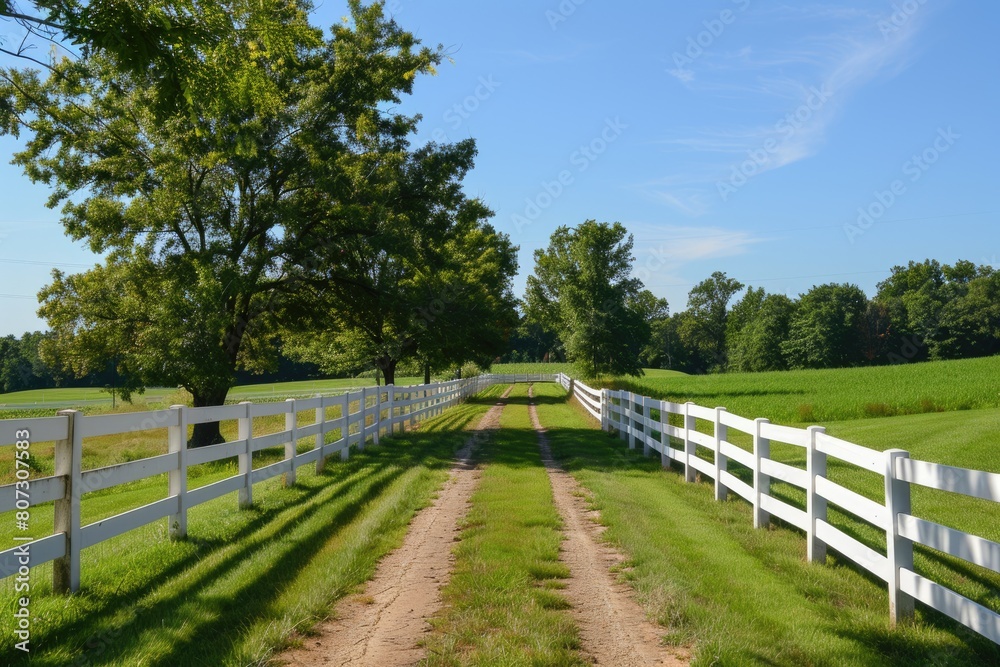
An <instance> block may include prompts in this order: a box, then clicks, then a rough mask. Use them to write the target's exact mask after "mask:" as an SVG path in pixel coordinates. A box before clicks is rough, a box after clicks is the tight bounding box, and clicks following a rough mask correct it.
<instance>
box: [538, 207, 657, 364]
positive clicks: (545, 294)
mask: <svg viewBox="0 0 1000 667" xmlns="http://www.w3.org/2000/svg"><path fill="white" fill-rule="evenodd" d="M632 243H633V241H632V236H631V235H630V234H628V233H627V231H626V229H625V227H624V226H623V225H621V224H620V223H617V222H616V223H614V224H608V223H603V222H602V223H599V222H596V221H594V220H588V221H586V222H584V223H583V224H581V225H579V226H577V227H575V228H570V227H566V226H563V227H559V228H558V229H556V231H555V232H554V233H553V234H552V237H551V239H550V241H549V247H548V249H546V250H541V249H539V250H536V251H535V271H534V275H532V276H529V277H528V284H527V293H526V298H525V308H526V314H527V317H528V318H529V320H531V321H534V322H538V323H540V324H541V325H543V326H544V327H545V328H546V329H548V330H550V331H555V332H557V333H558V335H559V337H560V339H561V340H562V342H563V345H564V346H565V349H566V354H567V356H568V357H569V359H570V360H571V361H574V362H575V363H576V364H577V367H578V368H580V370H581V371H582V372H583V373H584V374H585V375H587V376H590V377H593V376H599V375H602V374H614V375H623V374H628V375H640V374H641V373H642V367H641V365H640V363H639V353H640V351H641V350H642V348H643V346H644V345H646V343H647V342H648V340H649V322H648V321H647V317H648V316H650V315H651V313H652V311H654V310H656V306H657V305H659V304H657V303H655V297H654V298H653V301H654V302H653V303H651V302H650V301H649V300H648V298H647V297H645V296H644V295H643V293H642V292H643V290H642V282H641V281H639V280H638V279H636V278H633V277H631V272H632V262H633V259H634V258H633V256H632ZM650 296H651V295H650ZM663 307H664V308H665V304H663Z"/></svg>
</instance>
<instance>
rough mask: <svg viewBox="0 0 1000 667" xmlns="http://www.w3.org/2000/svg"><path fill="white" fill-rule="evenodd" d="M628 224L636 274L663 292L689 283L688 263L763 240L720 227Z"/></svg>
mask: <svg viewBox="0 0 1000 667" xmlns="http://www.w3.org/2000/svg"><path fill="white" fill-rule="evenodd" d="M626 227H627V228H628V230H629V232H630V233H632V235H633V236H634V239H635V250H634V253H635V262H634V264H633V274H634V275H635V277H637V278H639V280H641V281H642V282H643V284H644V285H645V286H646V287H647V288H649V289H652V290H653V291H654V292H655V293H660V294H662V293H665V291H667V288H674V287H677V285H678V284H684V283H686V282H687V280H686V279H685V277H684V272H683V269H684V267H685V266H687V265H689V264H694V263H697V262H701V261H705V260H710V259H717V258H720V257H733V256H736V255H742V254H744V253H746V252H748V251H749V250H750V249H751V247H752V246H754V245H755V244H757V243H760V242H761V241H762V240H763V239H761V238H758V237H757V236H755V235H754V234H752V233H750V232H745V231H738V230H730V229H723V228H720V227H693V226H684V225H673V224H649V223H627V224H626ZM674 298H676V295H674Z"/></svg>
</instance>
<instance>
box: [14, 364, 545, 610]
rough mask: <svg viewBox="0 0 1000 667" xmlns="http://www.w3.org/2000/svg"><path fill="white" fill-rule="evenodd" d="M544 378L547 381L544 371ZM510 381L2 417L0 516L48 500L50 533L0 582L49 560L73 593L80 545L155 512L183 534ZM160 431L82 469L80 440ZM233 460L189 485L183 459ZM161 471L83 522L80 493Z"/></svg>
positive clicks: (483, 379) (17, 558)
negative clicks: (258, 492) (214, 509)
mask: <svg viewBox="0 0 1000 667" xmlns="http://www.w3.org/2000/svg"><path fill="white" fill-rule="evenodd" d="M511 378H513V376H511ZM532 379H535V378H534V376H532ZM538 379H541V378H540V377H539V378H538ZM545 379H546V380H549V381H551V380H552V376H546V377H545ZM516 381H518V380H517V379H510V378H508V376H493V375H484V376H479V377H475V378H469V379H466V380H453V381H451V382H442V383H438V384H428V385H415V386H409V387H394V386H392V385H388V386H385V387H366V388H364V389H362V390H361V391H357V392H354V393H346V394H342V395H340V396H322V397H316V398H308V399H288V400H287V401H284V402H280V403H250V402H246V403H240V404H238V405H223V406H217V407H206V408H190V407H186V406H174V407H171V408H169V409H167V410H156V411H151V412H136V413H130V414H112V415H98V416H85V415H84V414H83V413H81V412H78V411H75V410H64V411H61V412H59V413H58V416H55V417H41V418H33V419H8V420H2V421H0V448H2V447H14V448H15V460H14V463H15V475H16V478H17V481H15V482H14V483H12V484H7V485H5V486H0V513H3V512H26V511H27V510H28V508H29V507H32V506H35V505H40V504H43V503H54V505H55V508H54V509H55V523H54V529H53V532H52V534H51V535H48V536H46V537H43V538H40V539H34V540H31V541H25V542H24V544H22V545H20V546H17V547H14V548H12V549H7V550H6V551H2V552H0V579H3V578H6V577H9V576H13V575H15V574H18V573H19V572H20V573H22V574H23V573H24V570H23V569H22V568H25V567H36V566H38V565H41V564H43V563H47V562H49V561H54V563H53V589H54V590H56V591H58V592H68V591H76V590H78V589H79V587H80V552H81V551H82V550H83V549H86V548H87V547H90V546H93V545H95V544H98V543H100V542H103V541H105V540H108V539H111V538H113V537H116V536H118V535H121V534H122V533H126V532H128V531H130V530H134V529H136V528H139V527H140V526H144V525H146V524H149V523H152V522H154V521H158V520H160V519H163V518H167V519H168V528H169V533H170V535H171V537H174V538H181V537H184V536H185V535H186V534H187V513H188V510H190V509H191V508H192V507H195V506H197V505H200V504H202V503H205V502H208V501H209V500H213V499H215V498H218V497H220V496H223V495H226V494H228V493H232V492H234V491H235V492H238V502H239V506H240V507H247V506H249V505H251V504H252V503H253V487H254V484H257V483H259V482H262V481H264V480H267V479H271V478H272V477H276V476H278V475H284V483H285V485H286V486H290V485H292V484H294V483H295V471H296V470H297V469H298V468H301V467H302V466H304V465H307V464H310V463H315V465H316V470H317V471H320V470H322V468H323V464H324V462H325V461H326V459H327V458H329V457H330V456H333V455H334V454H339V455H340V457H341V458H343V459H346V458H347V457H348V456H349V451H350V447H351V446H352V445H357V446H358V447H359V448H362V449H363V448H364V446H365V443H366V442H367V441H369V440H371V441H372V442H373V443H374V444H378V442H379V436H380V435H381V434H383V433H390V434H391V433H393V432H394V431H395V430H396V429H397V428H398V429H402V428H403V427H404V426H405V423H406V422H409V423H410V424H413V423H414V422H416V420H418V419H422V418H425V417H428V416H434V415H437V414H439V413H440V412H442V411H443V410H444V409H446V408H448V407H451V406H453V405H455V404H457V403H459V402H460V401H462V400H464V399H466V398H468V397H469V396H472V395H474V394H477V393H479V392H480V391H483V390H484V389H486V388H487V387H489V386H492V385H494V384H498V383H501V382H516ZM521 381H522V382H523V381H526V380H521ZM337 407H339V408H340V412H339V414H338V415H337V416H336V417H334V418H329V417H328V413H327V410H328V409H330V408H337ZM352 410H354V411H353V412H352ZM310 411H315V421H314V422H313V423H311V424H308V425H303V426H300V425H299V423H298V422H299V414H300V413H302V412H310ZM282 414H283V415H285V428H284V430H281V431H278V432H276V433H268V434H266V435H255V434H254V426H253V425H254V419H255V418H258V417H267V416H274V415H282ZM231 420H236V421H237V423H238V429H237V431H238V435H237V439H236V440H233V441H230V442H224V443H222V444H218V445H211V446H208V447H199V448H197V449H188V448H187V434H188V427H189V426H192V425H194V424H202V423H207V422H224V421H231ZM160 429H167V450H168V453H166V454H162V455H160V456H153V457H149V458H143V459H138V460H135V461H129V462H127V463H120V464H117V465H112V466H107V467H104V468H96V469H92V470H83V466H82V464H83V457H84V449H83V443H84V439H85V438H93V437H99V436H107V435H115V434H128V433H135V432H140V431H153V430H160ZM328 436H330V437H334V436H336V440H334V441H333V442H327V439H328ZM312 437H314V438H315V440H314V443H315V444H314V446H313V447H312V448H311V449H309V450H308V451H305V452H301V453H299V452H298V451H297V450H298V443H299V442H300V441H302V440H303V439H305V438H312ZM52 441H54V442H55V470H54V474H53V475H52V476H49V477H41V478H31V470H30V467H29V448H30V446H31V445H33V444H34V443H41V442H52ZM281 446H283V447H284V458H283V459H282V460H280V461H278V462H277V463H272V464H270V465H267V466H265V467H260V468H256V469H255V468H254V467H253V455H254V453H255V452H259V451H261V450H265V449H269V448H274V447H281ZM22 453H23V454H22ZM233 458H235V459H236V460H237V461H238V465H239V471H238V473H237V474H236V475H233V476H231V477H227V478H226V479H223V480H220V481H217V482H214V483H212V484H208V485H205V486H201V487H198V488H194V489H192V488H189V487H188V481H187V472H188V468H189V467H190V466H194V465H199V464H203V463H209V462H212V461H220V460H223V459H233ZM164 473H166V475H167V486H168V494H167V497H166V498H163V499H161V500H157V501H156V502H153V503H150V504H148V505H144V506H142V507H138V508H135V509H132V510H130V511H127V512H123V513H121V514H117V515H115V516H112V517H108V518H106V519H103V520H101V521H96V522H94V523H91V524H88V525H83V524H82V521H81V512H80V507H81V500H82V498H83V495H84V494H86V493H91V492H94V491H100V490H103V489H108V488H111V487H114V486H118V485H120V484H127V483H129V482H135V481H138V480H142V479H146V478H149V477H155V476H157V475H162V474H164ZM15 539H19V538H15ZM23 539H25V540H26V539H27V538H23Z"/></svg>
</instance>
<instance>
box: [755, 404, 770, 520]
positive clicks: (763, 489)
mask: <svg viewBox="0 0 1000 667" xmlns="http://www.w3.org/2000/svg"><path fill="white" fill-rule="evenodd" d="M753 421H754V430H753V527H754V528H765V527H766V526H768V524H770V523H771V515H770V514H769V513H768V512H765V511H764V509H763V508H762V507H761V502H760V500H761V498H762V497H764V496H766V495H769V494H770V492H771V477H770V476H769V475H765V474H764V473H762V472H761V471H760V462H761V460H762V459H768V458H771V441H770V440H768V439H767V438H763V437H761V435H760V427H761V426H762V425H763V424H770V423H771V422H770V421H769V420H767V419H764V418H763V417H758V418H757V419H755V420H753Z"/></svg>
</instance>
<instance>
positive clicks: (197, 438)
mask: <svg viewBox="0 0 1000 667" xmlns="http://www.w3.org/2000/svg"><path fill="white" fill-rule="evenodd" d="M228 393H229V389H228V388H227V389H221V390H215V391H206V392H193V393H192V396H193V397H194V407H196V408H205V407H211V406H216V405H222V404H224V403H225V402H226V395H227V394H228ZM221 442H225V439H224V438H223V437H222V432H221V431H220V430H219V422H207V423H205V424H195V425H194V433H192V434H191V439H190V440H188V447H189V448H193V447H207V446H208V445H217V444H219V443H221Z"/></svg>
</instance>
